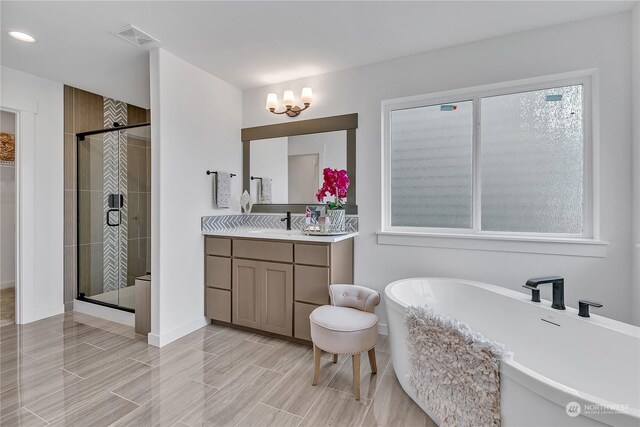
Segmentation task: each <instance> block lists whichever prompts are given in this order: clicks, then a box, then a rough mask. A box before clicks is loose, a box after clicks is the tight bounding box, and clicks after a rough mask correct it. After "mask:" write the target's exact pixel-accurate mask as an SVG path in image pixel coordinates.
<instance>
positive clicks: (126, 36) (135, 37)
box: [114, 25, 160, 46]
mask: <svg viewBox="0 0 640 427" xmlns="http://www.w3.org/2000/svg"><path fill="white" fill-rule="evenodd" d="M114 34H115V35H116V36H118V37H120V38H121V39H122V40H125V41H127V42H129V43H131V44H134V45H136V46H146V45H148V44H153V43H160V40H158V39H157V38H155V37H153V36H152V35H151V34H147V33H145V32H144V31H142V30H141V29H140V28H138V27H135V26H133V25H127V26H125V27H122V28H121V29H120V30H118V31H116V32H115V33H114Z"/></svg>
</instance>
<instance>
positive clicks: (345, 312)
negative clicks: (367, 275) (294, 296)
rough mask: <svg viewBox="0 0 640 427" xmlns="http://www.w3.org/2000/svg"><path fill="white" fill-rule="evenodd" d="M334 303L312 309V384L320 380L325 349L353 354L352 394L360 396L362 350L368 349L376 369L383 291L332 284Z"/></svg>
mask: <svg viewBox="0 0 640 427" xmlns="http://www.w3.org/2000/svg"><path fill="white" fill-rule="evenodd" d="M329 296H330V297H331V305H323V306H322V307H318V308H316V309H315V310H313V311H312V312H311V314H310V315H309V320H310V321H311V340H312V341H313V356H314V370H313V383H312V384H313V385H316V384H318V375H319V374H320V357H321V355H322V351H326V352H327V353H333V362H334V363H336V362H337V361H338V354H350V355H351V359H352V363H353V394H354V395H355V398H356V400H360V353H362V352H363V351H368V352H369V365H370V366H371V372H372V373H374V374H375V373H376V372H377V367H376V350H375V348H374V347H375V345H376V340H377V339H378V316H376V315H375V314H374V313H373V310H374V309H375V307H376V306H377V305H378V304H380V294H379V293H378V292H376V291H373V290H371V289H368V288H365V287H362V286H357V285H331V286H329Z"/></svg>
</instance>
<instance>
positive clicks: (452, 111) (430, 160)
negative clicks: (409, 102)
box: [389, 101, 473, 229]
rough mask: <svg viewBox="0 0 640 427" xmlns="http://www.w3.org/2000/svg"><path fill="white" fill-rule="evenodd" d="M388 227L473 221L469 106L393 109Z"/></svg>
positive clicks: (453, 225) (463, 224)
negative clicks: (389, 220)
mask: <svg viewBox="0 0 640 427" xmlns="http://www.w3.org/2000/svg"><path fill="white" fill-rule="evenodd" d="M389 125H390V138H391V140H390V147H389V154H390V162H391V164H390V177H391V195H390V196H391V225H392V226H396V227H440V228H466V229H469V228H471V227H472V222H473V213H472V207H473V102H472V101H463V102H455V103H449V104H444V105H440V104H439V105H431V106H425V107H418V108H407V109H401V110H393V111H391V112H390V117H389Z"/></svg>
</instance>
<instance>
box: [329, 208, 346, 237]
mask: <svg viewBox="0 0 640 427" xmlns="http://www.w3.org/2000/svg"><path fill="white" fill-rule="evenodd" d="M327 216H328V217H329V220H330V221H331V225H330V226H329V231H331V232H344V231H345V218H346V215H345V210H344V209H327Z"/></svg>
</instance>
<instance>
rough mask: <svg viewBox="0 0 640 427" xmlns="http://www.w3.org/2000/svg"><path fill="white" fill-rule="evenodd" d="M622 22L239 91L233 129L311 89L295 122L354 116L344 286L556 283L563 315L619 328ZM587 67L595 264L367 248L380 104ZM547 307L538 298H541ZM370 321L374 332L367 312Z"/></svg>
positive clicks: (605, 20)
mask: <svg viewBox="0 0 640 427" xmlns="http://www.w3.org/2000/svg"><path fill="white" fill-rule="evenodd" d="M630 40H631V31H630V16H629V13H624V14H618V15H612V16H606V17H602V18H598V19H593V20H588V21H582V22H577V23H571V24H566V25H561V26H554V27H548V28H544V29H539V30H534V31H528V32H523V33H519V34H515V35H510V36H505V37H500V38H495V39H491V40H484V41H480V42H475V43H470V44H466V45H461V46H456V47H452V48H447V49H442V50H438V51H433V52H428V53H424V54H419V55H414V56H410V57H406V58H401V59H397V60H393V61H387V62H383V63H378V64H373V65H368V66H363V67H359V68H354V69H349V70H344V71H339V72H335V73H330V74H325V75H320V76H315V77H310V78H305V79H300V80H295V81H292V82H286V83H281V84H277V85H271V86H267V87H262V88H257V89H253V90H248V91H245V92H244V94H243V95H244V96H243V126H244V127H251V126H258V125H264V124H269V123H282V122H286V121H290V120H291V119H289V118H283V117H279V116H274V115H273V114H270V113H269V112H268V111H266V110H265V109H264V100H265V99H266V96H267V93H269V92H276V93H282V91H283V90H285V89H293V90H294V92H297V93H299V92H300V90H301V89H302V87H304V86H310V87H312V88H313V91H314V95H315V102H314V103H313V104H312V105H311V108H310V109H309V110H307V111H305V112H304V113H303V114H302V116H301V117H300V118H299V119H310V118H315V117H324V116H333V115H338V114H347V113H354V112H355V113H358V114H359V117H358V120H359V128H358V131H357V141H358V142H357V146H358V148H357V150H358V151H357V162H358V200H357V203H358V206H359V212H360V215H359V218H360V219H359V226H360V236H359V237H358V238H356V242H355V281H356V282H357V283H360V284H363V285H366V286H370V287H372V288H375V289H378V290H382V289H383V288H384V286H385V285H387V284H388V283H389V282H391V281H393V280H396V279H399V278H403V277H412V276H423V275H428V276H452V277H459V278H466V279H472V280H479V281H484V282H489V283H494V284H497V285H501V286H505V287H508V288H512V289H515V290H518V291H522V292H523V291H524V290H523V289H522V288H521V286H522V285H523V284H524V283H525V281H526V280H527V279H528V278H530V277H534V276H539V275H544V274H559V275H562V276H564V277H565V278H566V285H565V292H566V302H567V305H569V306H572V307H576V306H577V300H578V299H579V298H589V299H593V300H598V301H601V302H602V303H604V308H602V309H599V310H598V312H599V313H601V314H604V315H606V316H609V317H612V318H615V319H619V320H623V321H626V322H630V321H631V320H632V315H631V313H632V304H634V307H635V310H637V306H636V305H635V304H636V302H634V301H632V300H631V298H630V296H631V294H632V289H631V288H632V286H631V254H630V248H631V236H630V233H629V229H630V226H631V202H630V195H631V161H630V158H631V114H630V106H631V97H630V92H631V91H630V89H631V87H630V82H631V62H630V55H629V52H630ZM590 68H598V69H599V85H600V120H601V121H600V136H601V150H600V160H601V170H600V173H601V175H600V178H601V194H600V196H601V206H602V208H601V212H600V216H601V237H602V239H603V240H607V241H609V242H610V245H609V247H608V253H607V256H606V258H587V257H572V256H558V255H541V254H523V253H508V252H488V251H477V250H457V249H434V248H416V247H406V246H388V245H378V244H377V243H376V234H375V233H376V231H378V230H379V229H380V223H381V202H380V199H381V189H380V180H381V173H380V169H381V106H380V103H381V101H382V100H384V99H392V98H398V97H403V96H410V95H417V94H424V93H431V92H438V91H444V90H450V89H456V88H465V87H472V86H478V85H484V84H489V83H498V82H503V81H510V80H518V79H523V78H530V77H536V76H544V75H550V74H556V73H562V72H568V71H574V70H583V69H590ZM543 298H546V299H550V290H549V289H544V290H543ZM378 314H379V315H381V323H386V320H385V318H386V315H385V314H384V308H383V307H379V309H378Z"/></svg>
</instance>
